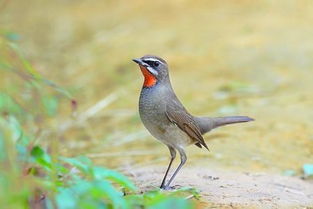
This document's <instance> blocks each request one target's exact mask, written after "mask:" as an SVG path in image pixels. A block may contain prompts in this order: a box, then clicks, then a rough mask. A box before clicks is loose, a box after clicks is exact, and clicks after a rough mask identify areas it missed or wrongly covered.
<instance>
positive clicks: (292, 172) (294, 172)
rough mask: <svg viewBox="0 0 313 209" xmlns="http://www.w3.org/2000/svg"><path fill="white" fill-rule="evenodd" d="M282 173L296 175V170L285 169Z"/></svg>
mask: <svg viewBox="0 0 313 209" xmlns="http://www.w3.org/2000/svg"><path fill="white" fill-rule="evenodd" d="M283 175H284V176H295V175H296V171H294V170H285V171H284V172H283Z"/></svg>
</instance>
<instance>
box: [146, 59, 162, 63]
mask: <svg viewBox="0 0 313 209" xmlns="http://www.w3.org/2000/svg"><path fill="white" fill-rule="evenodd" d="M143 61H152V62H161V63H163V62H162V61H161V60H159V59H154V58H145V59H144V60H143Z"/></svg>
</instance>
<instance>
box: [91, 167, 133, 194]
mask: <svg viewBox="0 0 313 209" xmlns="http://www.w3.org/2000/svg"><path fill="white" fill-rule="evenodd" d="M93 174H94V178H95V179H98V180H99V179H110V180H112V181H114V182H116V183H118V184H119V185H121V186H123V187H125V188H127V189H129V190H132V191H134V190H136V189H137V188H136V186H135V185H134V184H133V183H132V182H131V181H130V180H129V179H128V178H127V177H126V176H124V175H122V174H120V173H119V172H116V171H112V170H109V169H105V168H103V167H97V166H95V167H94V168H93Z"/></svg>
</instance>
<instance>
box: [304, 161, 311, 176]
mask: <svg viewBox="0 0 313 209" xmlns="http://www.w3.org/2000/svg"><path fill="white" fill-rule="evenodd" d="M303 173H304V176H305V177H311V176H313V164H304V165H303Z"/></svg>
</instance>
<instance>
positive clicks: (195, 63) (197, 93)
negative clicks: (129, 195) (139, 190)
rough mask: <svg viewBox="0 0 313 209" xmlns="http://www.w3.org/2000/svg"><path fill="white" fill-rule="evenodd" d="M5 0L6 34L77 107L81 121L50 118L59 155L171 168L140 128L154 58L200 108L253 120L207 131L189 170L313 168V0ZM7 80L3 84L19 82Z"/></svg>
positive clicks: (61, 114)
mask: <svg viewBox="0 0 313 209" xmlns="http://www.w3.org/2000/svg"><path fill="white" fill-rule="evenodd" d="M0 2H1V3H0V24H1V30H2V31H10V32H14V33H15V34H17V35H16V36H17V37H16V42H17V43H18V44H19V46H20V48H21V49H22V51H23V52H24V54H25V56H26V58H27V59H28V60H30V62H31V64H32V65H33V66H34V68H36V69H37V70H38V71H39V72H40V73H41V74H42V75H43V76H44V77H46V78H48V79H49V80H52V81H54V82H55V83H57V84H58V85H60V86H62V87H64V88H66V89H68V90H69V91H70V92H71V93H72V95H73V97H74V99H75V101H77V104H78V109H77V111H76V118H75V117H74V119H71V111H70V110H71V108H70V101H68V102H67V103H65V104H63V105H61V106H60V107H59V110H58V114H57V117H54V118H51V119H46V120H47V121H46V122H47V123H48V124H49V125H48V126H47V127H57V128H58V130H62V131H60V132H59V133H58V134H57V135H58V139H59V140H60V141H61V146H60V150H59V151H60V153H63V154H66V155H68V156H72V155H77V154H87V156H90V157H91V158H92V159H94V161H95V162H96V163H97V164H101V165H105V166H107V167H112V168H116V169H121V170H123V169H124V168H127V167H128V166H129V165H133V164H135V165H137V166H146V165H152V164H159V165H164V166H165V165H166V164H167V163H168V158H169V153H168V150H167V148H166V146H164V145H162V144H160V143H159V142H157V141H156V140H154V139H153V138H152V136H150V135H149V134H148V132H147V131H146V130H145V129H144V127H143V125H142V124H141V122H140V119H139V116H138V111H137V109H138V107H137V105H138V97H139V92H140V88H141V86H142V82H143V78H142V75H141V73H140V71H139V69H138V67H137V66H136V65H135V64H134V63H133V62H132V61H131V59H132V58H136V57H141V56H143V55H145V54H156V55H158V56H160V57H162V58H164V59H166V60H167V62H168V63H169V66H170V75H171V80H172V83H173V87H174V89H175V91H176V93H177V95H178V97H179V98H180V99H181V100H182V102H183V103H184V105H185V106H186V108H187V109H188V110H189V111H190V112H191V113H194V114H196V115H207V116H221V115H248V116H251V117H253V118H255V119H256V121H255V122H253V123H249V124H244V125H234V126H228V127H223V128H221V129H217V130H214V131H212V133H210V134H207V135H206V137H205V138H206V139H207V144H208V146H209V147H210V150H211V152H207V151H206V150H203V149H202V150H200V149H198V148H197V147H195V146H194V147H190V148H188V150H187V152H188V153H189V155H190V157H189V162H188V163H187V164H188V165H187V166H194V165H200V166H206V167H210V168H223V169H232V170H240V171H242V170H243V171H258V172H259V171H264V172H273V173H284V172H285V171H287V170H294V171H295V172H297V173H300V172H301V168H302V165H303V164H305V163H312V162H313V157H312V154H313V129H312V127H313V122H312V119H313V111H312V106H313V94H312V89H313V38H312V37H313V27H312V23H313V4H312V2H311V1H309V0H306V1H305V0H297V1H292V0H288V1H282V0H267V1H261V0H260V1H247V0H246V1H245V0H231V1H225V0H222V1H217V0H216V1H204V0H203V1H191V0H190V1H188V0H174V1H144V0H133V1H122V0H119V1H113V0H111V1H97V0H89V1H83V0H55V1H42V0H28V1H24V0H20V1H10V0H2V1H0ZM2 73H3V72H2ZM2 75H3V76H1V78H0V81H1V83H2V85H1V84H0V85H1V86H4V85H5V84H8V83H9V82H14V81H12V80H8V78H7V77H6V76H4V75H5V74H4V73H3V74H2ZM77 118H78V119H77ZM42 141H43V142H44V139H43V140H42Z"/></svg>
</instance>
